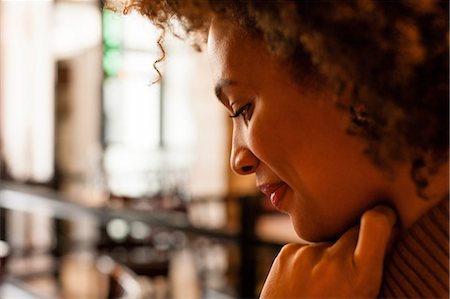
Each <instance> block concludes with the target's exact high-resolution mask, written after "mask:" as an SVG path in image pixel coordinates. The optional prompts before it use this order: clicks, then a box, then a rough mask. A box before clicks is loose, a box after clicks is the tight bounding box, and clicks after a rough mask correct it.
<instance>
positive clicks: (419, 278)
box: [378, 197, 449, 298]
mask: <svg viewBox="0 0 450 299" xmlns="http://www.w3.org/2000/svg"><path fill="white" fill-rule="evenodd" d="M448 249H449V199H448V197H446V198H445V199H444V200H442V201H441V202H440V203H439V204H438V205H436V206H435V207H434V208H433V209H431V210H430V212H429V213H427V214H426V215H424V216H423V217H422V218H420V219H419V220H418V221H417V222H416V223H415V224H414V225H413V226H412V227H411V228H410V229H409V230H408V232H407V233H406V234H405V235H404V237H402V238H401V239H400V240H399V241H398V243H397V244H396V245H395V247H394V248H393V251H392V252H391V254H390V256H389V258H388V259H387V260H386V266H385V269H384V277H383V284H382V286H381V291H380V294H379V295H378V297H379V298H449V255H448Z"/></svg>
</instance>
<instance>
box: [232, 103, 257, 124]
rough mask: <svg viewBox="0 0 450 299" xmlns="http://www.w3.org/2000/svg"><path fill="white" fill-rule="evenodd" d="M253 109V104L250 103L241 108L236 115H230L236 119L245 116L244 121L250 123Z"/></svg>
mask: <svg viewBox="0 0 450 299" xmlns="http://www.w3.org/2000/svg"><path fill="white" fill-rule="evenodd" d="M251 107H252V104H250V103H248V104H245V105H244V106H242V107H241V108H239V109H238V110H237V111H236V112H235V113H233V114H232V115H230V117H231V118H236V117H239V116H241V115H242V116H243V117H244V120H246V121H248V120H249V119H250V109H251Z"/></svg>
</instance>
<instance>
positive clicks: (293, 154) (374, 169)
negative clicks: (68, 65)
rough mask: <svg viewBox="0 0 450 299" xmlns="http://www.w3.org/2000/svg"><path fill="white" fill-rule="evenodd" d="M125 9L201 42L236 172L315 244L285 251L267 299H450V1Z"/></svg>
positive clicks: (140, 5) (168, 4)
mask: <svg viewBox="0 0 450 299" xmlns="http://www.w3.org/2000/svg"><path fill="white" fill-rule="evenodd" d="M128 8H135V9H138V10H139V11H140V12H141V13H142V14H143V15H145V16H147V17H149V18H150V19H151V20H152V21H153V22H154V23H155V24H157V25H158V26H160V27H162V28H170V27H171V24H173V23H172V22H173V18H174V17H175V18H177V19H179V20H181V23H182V25H183V26H184V29H185V31H186V32H187V33H188V36H190V37H194V38H197V39H196V41H197V42H198V43H201V40H199V39H198V37H199V36H200V37H206V38H207V48H208V49H207V51H208V56H209V59H210V62H211V68H212V74H213V80H214V82H215V84H216V87H215V91H216V94H217V97H218V99H219V100H220V102H222V104H223V105H224V106H225V107H226V108H227V109H228V110H229V112H230V114H231V117H232V118H233V144H232V153H231V159H230V162H231V166H232V168H233V170H234V171H235V172H237V173H239V174H242V175H246V174H250V173H255V174H256V183H257V186H258V188H259V189H260V190H261V191H262V192H263V193H265V194H266V195H267V196H268V197H269V198H270V200H271V202H272V203H273V204H274V206H275V207H276V208H277V209H279V210H280V211H282V212H285V213H287V214H289V215H290V217H291V219H292V223H293V225H294V228H295V230H296V232H297V234H298V235H299V236H300V237H301V238H303V239H305V240H307V241H311V242H314V243H311V244H310V245H307V246H301V245H296V244H290V245H287V246H285V247H284V248H283V249H282V250H281V252H280V253H279V255H278V257H277V258H276V260H275V261H274V264H273V265H272V268H271V270H270V273H269V275H268V277H267V280H266V282H265V285H264V287H263V290H262V293H261V297H263V298H295V297H377V296H379V297H441V298H448V296H449V286H448V279H449V276H448V275H449V274H448V190H449V187H448V179H449V178H448V3H447V2H437V1H414V0H410V1H407V0H405V1H397V2H390V1H383V2H381V1H370V0H366V1H364V0H362V1H345V2H344V1H342V2H341V1H330V2H326V1H316V2H314V1H304V2H303V1H250V0H249V1H213V0H210V1H206V0H205V1H193V0H192V1H182V2H181V1H169V0H167V1H150V0H149V1H142V0H141V1H131V3H129V6H128ZM198 34H200V35H198Z"/></svg>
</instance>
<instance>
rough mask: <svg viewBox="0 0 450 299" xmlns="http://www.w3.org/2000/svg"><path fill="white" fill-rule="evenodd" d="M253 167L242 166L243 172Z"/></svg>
mask: <svg viewBox="0 0 450 299" xmlns="http://www.w3.org/2000/svg"><path fill="white" fill-rule="evenodd" d="M252 169H253V166H251V165H250V166H242V172H249V171H251V170H252Z"/></svg>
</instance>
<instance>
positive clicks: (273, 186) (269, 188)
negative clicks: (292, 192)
mask: <svg viewBox="0 0 450 299" xmlns="http://www.w3.org/2000/svg"><path fill="white" fill-rule="evenodd" d="M284 184H285V183H284V182H278V183H266V184H260V185H258V186H257V187H258V189H259V190H261V192H262V193H264V194H265V195H266V196H270V195H271V194H272V193H273V192H275V190H277V189H278V188H280V187H281V186H282V185H284Z"/></svg>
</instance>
